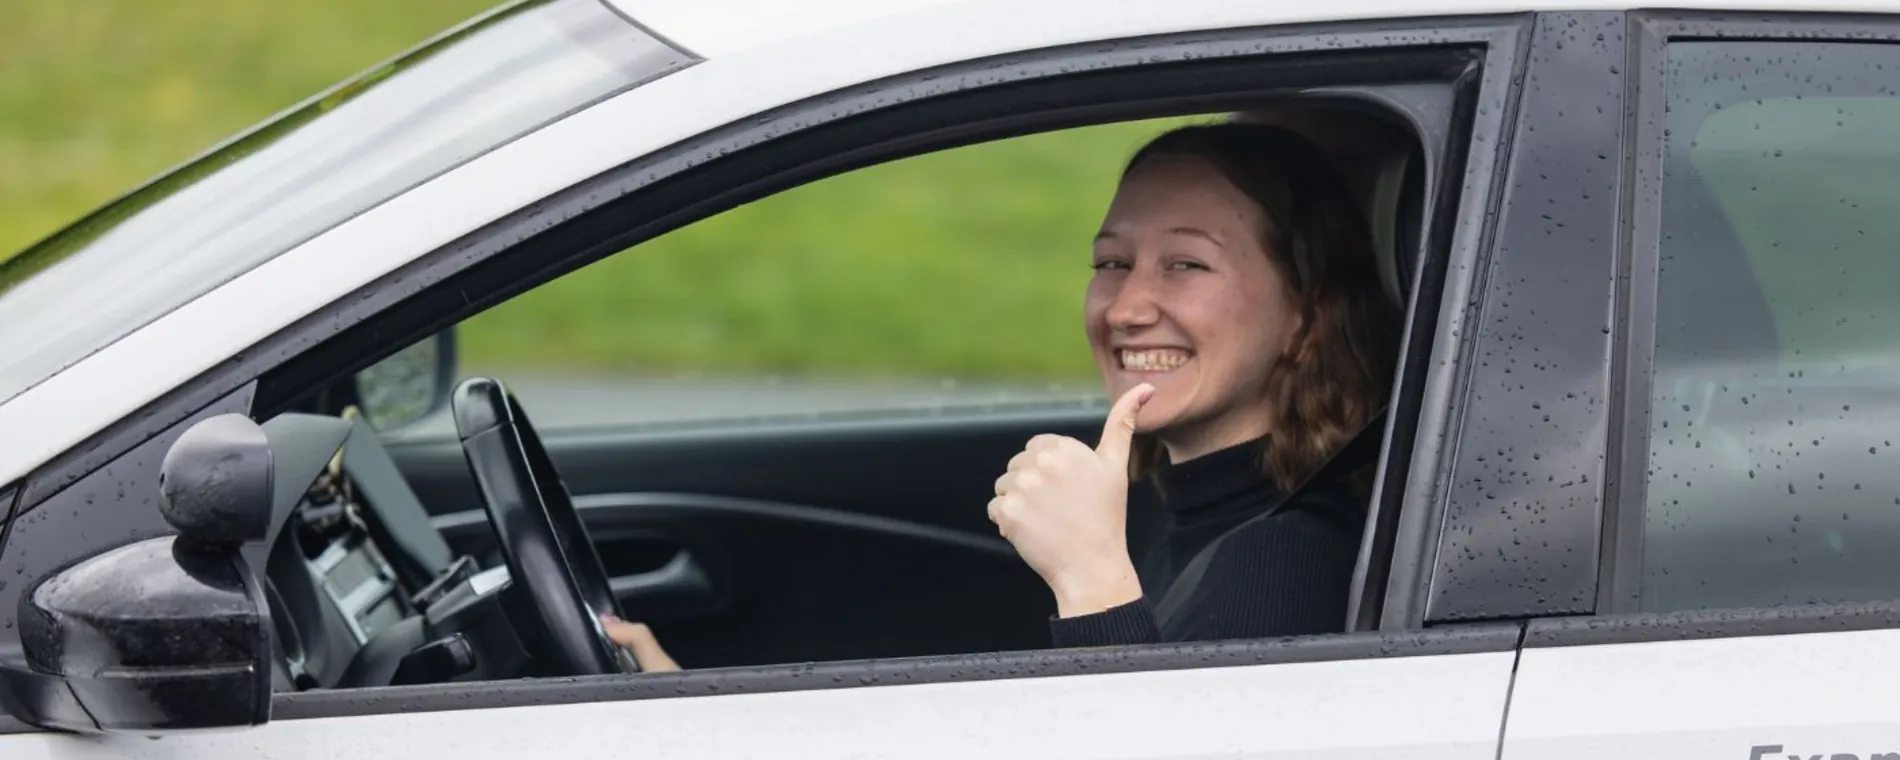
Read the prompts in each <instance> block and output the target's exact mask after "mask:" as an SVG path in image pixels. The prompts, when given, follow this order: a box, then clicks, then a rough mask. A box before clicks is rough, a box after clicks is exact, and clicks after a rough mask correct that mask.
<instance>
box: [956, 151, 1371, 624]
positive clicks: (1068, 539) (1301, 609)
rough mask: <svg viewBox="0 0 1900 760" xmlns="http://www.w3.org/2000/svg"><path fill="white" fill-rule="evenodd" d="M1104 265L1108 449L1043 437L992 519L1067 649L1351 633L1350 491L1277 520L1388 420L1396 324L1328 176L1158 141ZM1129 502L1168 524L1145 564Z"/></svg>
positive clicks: (1096, 330)
mask: <svg viewBox="0 0 1900 760" xmlns="http://www.w3.org/2000/svg"><path fill="white" fill-rule="evenodd" d="M1094 269H1095V272H1096V273H1095V276H1094V278H1093V279H1092V280H1091V281H1090V284H1089V290H1088V295H1087V298H1086V300H1085V306H1084V329H1085V333H1086V335H1087V337H1088V340H1089V344H1090V346H1091V348H1092V349H1093V351H1094V355H1095V361H1096V365H1097V368H1098V369H1099V371H1100V372H1101V375H1102V380H1103V382H1104V384H1105V385H1106V386H1107V388H1108V391H1109V393H1110V395H1111V396H1113V397H1115V398H1116V399H1117V402H1116V404H1115V406H1114V408H1113V409H1112V410H1111V411H1110V412H1109V416H1108V421H1107V424H1106V426H1105V427H1104V429H1103V435H1102V440H1101V442H1100V443H1099V444H1098V445H1097V446H1096V447H1095V448H1094V449H1090V448H1089V447H1087V446H1085V445H1084V444H1082V443H1080V442H1079V441H1076V440H1075V439H1072V438H1066V437H1061V436H1047V435H1045V436H1037V437H1036V438H1034V439H1032V440H1031V441H1030V442H1029V444H1028V445H1027V446H1026V447H1025V448H1024V450H1023V452H1022V453H1021V454H1018V455H1017V456H1016V457H1015V458H1014V459H1012V460H1011V461H1010V463H1009V466H1008V470H1007V472H1005V473H1004V474H1003V476H1002V477H1001V478H999V479H998V480H997V483H996V494H997V496H996V498H995V499H994V500H993V501H991V503H990V510H989V511H990V518H991V519H992V520H993V521H995V522H996V524H997V526H998V528H999V530H1000V531H1001V533H1002V535H1003V536H1004V537H1005V538H1006V539H1008V540H1009V541H1010V542H1011V543H1012V544H1013V545H1014V546H1015V547H1016V549H1017V551H1018V553H1019V554H1021V556H1022V557H1023V559H1024V561H1026V562H1027V563H1028V564H1029V565H1030V566H1031V567H1032V568H1034V569H1035V570H1036V571H1037V573H1038V574H1040V575H1041V576H1042V578H1043V580H1044V581H1045V582H1047V583H1048V584H1049V587H1050V589H1051V591H1053V592H1054V594H1055V597H1056V604H1057V619H1056V620H1055V621H1053V623H1052V637H1053V639H1054V641H1055V643H1056V645H1058V646H1094V645H1105V644H1129V643H1145V642H1153V641H1189V640H1210V639H1228V638H1255V637H1266V636H1282V635H1294V634H1306V633H1323V632H1329V631H1336V630H1339V629H1340V628H1341V627H1342V626H1343V625H1344V610H1345V603H1346V597H1347V588H1348V585H1349V583H1350V580H1351V575H1352V565H1353V560H1354V558H1355V555H1356V552H1357V549H1358V544H1359V533H1360V530H1361V528H1362V526H1363V523H1364V513H1363V508H1362V506H1361V504H1360V502H1359V501H1358V499H1357V498H1356V496H1355V495H1354V494H1353V493H1352V489H1351V488H1350V486H1349V485H1348V484H1346V483H1343V482H1342V483H1321V484H1316V486H1315V487H1310V488H1308V489H1307V490H1306V491H1305V492H1304V493H1303V495H1302V496H1301V498H1300V499H1298V500H1297V503H1283V502H1284V501H1285V500H1286V496H1287V491H1288V490H1289V489H1291V488H1293V487H1294V486H1295V485H1297V484H1299V483H1300V482H1301V481H1303V480H1305V479H1306V477H1307V476H1308V475H1310V474H1311V473H1313V472H1314V471H1315V470H1317V469H1318V468H1319V467H1320V466H1321V465H1322V464H1324V463H1325V462H1326V461H1327V460H1328V459H1329V458H1331V457H1332V456H1333V455H1334V454H1335V453H1337V452H1338V451H1339V450H1340V449H1341V448H1342V447H1343V446H1344V445H1345V444H1346V443H1347V441H1348V440H1349V439H1350V438H1351V436H1352V435H1353V433H1354V432H1356V431H1357V430H1358V429H1359V428H1360V427H1362V426H1363V425H1364V424H1365V423H1366V421H1367V420H1369V419H1370V418H1371V417H1372V416H1373V415H1374V414H1376V413H1377V410H1378V409H1379V408H1380V406H1381V405H1382V404H1383V402H1384V397H1385V394H1386V390H1387V387H1388V384H1389V382H1390V378H1391V372H1392V363H1393V362H1394V361H1395V360H1396V353H1397V346H1398V328H1399V312H1398V308H1397V305H1396V304H1393V303H1392V302H1391V301H1389V300H1388V299H1387V298H1386V297H1385V296H1384V294H1383V293H1382V291H1381V289H1380V286H1379V283H1378V277H1377V274H1376V272H1377V269H1376V265H1375V262H1374V261H1373V248H1372V243H1371V239H1370V235H1369V232H1368V229H1367V227H1366V224H1365V221H1364V218H1363V215H1362V214H1361V213H1360V211H1359V210H1358V209H1357V208H1356V206H1355V204H1354V202H1353V200H1352V196H1351V194H1350V192H1349V191H1348V190H1347V189H1346V187H1345V185H1344V183H1343V182H1342V180H1341V178H1340V177H1339V175H1338V173H1337V171H1336V170H1335V168H1334V167H1333V166H1332V165H1331V164H1330V163H1329V162H1328V160H1327V158H1326V156H1325V155H1324V154H1323V153H1322V152H1321V150H1320V149H1319V148H1318V147H1316V146H1315V145H1313V144H1312V143H1310V142H1308V141H1307V140H1305V139H1304V138H1301V137H1300V136H1298V135H1297V134H1295V133H1293V132H1290V131H1288V130H1285V129H1282V128H1279V127H1274V126H1268V125H1263V124H1239V123H1234V124H1219V125H1204V126H1195V127H1187V128H1183V129H1179V130H1176V131H1173V132H1169V133H1167V134H1164V135H1162V136H1160V137H1158V138H1156V139H1155V140H1154V141H1152V142H1150V143H1149V144H1148V145H1147V146H1145V147H1144V148H1142V149H1141V150H1140V151H1139V152H1137V153H1136V154H1135V156H1134V158H1133V159H1131V160H1130V162H1129V165H1128V168H1127V169H1126V171H1125V172H1124V173H1123V176H1122V179H1121V183H1120V186H1119V187H1118V188H1117V191H1116V194H1115V198H1114V201H1113V202H1112V203H1111V204H1110V206H1109V209H1108V212H1107V214H1106V217H1105V219H1104V220H1103V223H1102V226H1101V231H1100V233H1099V234H1098V235H1097V236H1096V238H1095V246H1094ZM1131 481H1132V482H1133V483H1134V485H1133V487H1132V488H1131ZM1131 500H1141V501H1149V502H1154V503H1156V504H1158V505H1159V507H1160V508H1162V509H1163V510H1165V513H1166V514H1167V516H1168V518H1169V524H1168V526H1167V529H1166V532H1165V535H1163V536H1161V537H1159V539H1158V540H1155V541H1153V542H1152V543H1151V544H1150V545H1145V546H1142V547H1138V548H1139V549H1140V551H1138V552H1131V551H1130V547H1129V540H1128V531H1127V514H1128V504H1129V502H1130V501H1131ZM1164 600H1165V601H1164Z"/></svg>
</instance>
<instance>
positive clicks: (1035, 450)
mask: <svg viewBox="0 0 1900 760" xmlns="http://www.w3.org/2000/svg"><path fill="white" fill-rule="evenodd" d="M1153 395H1154V386H1151V385H1148V384H1146V383H1144V384H1141V385H1138V386H1136V387H1134V388H1133V389H1130V390H1129V391H1128V392H1127V393H1125V394H1122V397H1121V398H1120V399H1117V400H1116V401H1115V406H1114V407H1113V408H1112V409H1110V410H1109V412H1108V422H1107V423H1106V424H1105V425H1103V427H1102V438H1101V441H1100V443H1098V444H1097V445H1096V446H1095V448H1093V449H1091V448H1089V447H1088V445H1087V444H1084V443H1082V442H1081V441H1078V440H1076V439H1074V438H1069V437H1067V436H1058V435H1039V436H1036V437H1035V438H1032V439H1030V440H1029V444H1028V445H1027V446H1025V447H1023V451H1022V453H1020V454H1017V455H1016V456H1015V457H1014V458H1012V459H1010V460H1009V471H1008V472H1005V473H1003V476H1002V477H1001V478H998V479H997V480H996V498H994V499H991V500H990V505H989V516H990V522H993V523H996V527H997V530H998V531H999V532H1001V533H1002V536H1003V538H1004V539H1005V540H1007V541H1009V542H1010V544H1011V545H1013V546H1015V547H1016V553H1017V554H1019V555H1021V556H1022V558H1023V561H1024V562H1027V563H1028V564H1029V567H1030V568H1031V569H1033V570H1035V571H1036V574H1037V575H1040V576H1042V579H1043V581H1044V582H1045V583H1048V584H1049V589H1050V590H1051V591H1053V592H1055V596H1056V611H1057V614H1058V615H1060V616H1061V617H1065V618H1066V617H1075V616H1077V615H1086V614H1090V613H1095V612H1101V611H1103V610H1106V609H1108V608H1110V607H1116V606H1120V605H1123V604H1127V603H1129V602H1132V601H1135V600H1136V599H1139V598H1140V597H1141V584H1140V582H1139V581H1138V580H1137V579H1136V577H1135V567H1134V562H1133V561H1131V560H1130V559H1129V557H1128V539H1127V527H1126V526H1127V523H1128V452H1129V447H1130V444H1131V443H1132V442H1133V438H1134V435H1135V417H1136V415H1137V414H1138V413H1139V412H1140V411H1141V407H1142V405H1143V404H1146V403H1147V402H1148V399H1149V398H1150V397H1151V396H1153Z"/></svg>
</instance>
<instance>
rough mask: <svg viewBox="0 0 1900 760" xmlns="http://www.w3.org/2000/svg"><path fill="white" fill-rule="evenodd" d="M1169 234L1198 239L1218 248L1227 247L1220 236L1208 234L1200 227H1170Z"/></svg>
mask: <svg viewBox="0 0 1900 760" xmlns="http://www.w3.org/2000/svg"><path fill="white" fill-rule="evenodd" d="M1168 234H1170V235H1185V236H1187V237H1197V238H1200V239H1202V240H1205V241H1207V242H1209V243H1213V244H1214V245H1218V246H1225V245H1226V243H1224V242H1222V241H1221V239H1220V236H1219V235H1216V234H1214V233H1212V232H1208V231H1207V230H1204V229H1201V228H1199V227H1170V228H1168Z"/></svg>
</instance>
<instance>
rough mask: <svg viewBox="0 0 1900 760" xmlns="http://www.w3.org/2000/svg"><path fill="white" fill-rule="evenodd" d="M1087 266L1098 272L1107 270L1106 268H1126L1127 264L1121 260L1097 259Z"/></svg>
mask: <svg viewBox="0 0 1900 760" xmlns="http://www.w3.org/2000/svg"><path fill="white" fill-rule="evenodd" d="M1089 268H1090V269H1094V270H1095V271H1097V272H1100V271H1103V270H1108V269H1127V268H1128V264H1127V263H1126V262H1121V261H1097V262H1095V263H1094V264H1091V265H1089Z"/></svg>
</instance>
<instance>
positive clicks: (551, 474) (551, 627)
mask: <svg viewBox="0 0 1900 760" xmlns="http://www.w3.org/2000/svg"><path fill="white" fill-rule="evenodd" d="M449 408H450V411H451V412H452V413H453V415H454V417H455V428H456V431H457V433H458V434H459V435H460V437H461V440H462V453H463V454H464V455H465V456H466V457H467V458H468V465H469V470H470V471H471V472H472V473H473V474H474V476H475V486H476V488H477V490H479V491H480V492H481V495H482V506H483V508H484V509H485V510H486V511H487V513H488V522H489V524H490V525H491V526H493V527H494V529H495V541H496V542H497V543H498V544H499V545H500V547H501V554H502V557H503V559H505V560H506V561H507V563H508V574H509V578H510V588H509V590H508V591H506V592H503V593H504V597H503V601H504V602H505V603H510V617H511V619H513V621H514V623H515V627H516V628H517V630H518V632H519V634H520V635H521V637H522V639H523V643H524V644H526V645H527V646H528V651H529V652H531V653H532V654H533V655H534V657H535V658H536V659H538V660H540V661H541V664H542V666H543V669H544V670H545V671H547V675H560V676H583V675H604V674H608V673H637V672H640V664H641V663H640V662H639V661H636V660H635V657H634V655H635V652H634V651H630V648H623V647H622V645H621V644H619V643H618V642H617V641H616V639H615V638H614V637H611V636H610V635H609V632H608V626H609V625H610V624H609V623H608V622H607V620H608V619H610V618H609V616H611V619H612V620H615V621H618V620H619V616H620V607H619V603H618V602H617V601H615V599H614V595H613V591H612V589H611V587H610V586H609V585H608V582H607V571H606V569H605V568H604V567H602V566H601V563H600V555H599V553H598V552H596V551H595V549H594V542H593V539H592V538H591V537H590V536H588V535H587V527H586V526H585V525H583V524H582V523H581V519H580V515H579V513H577V512H575V510H574V501H573V499H572V498H570V497H569V495H568V492H567V487H566V486H565V485H564V484H562V482H561V477H560V474H559V473H558V472H556V471H555V469H554V462H553V460H551V459H549V458H548V454H547V449H545V448H544V447H542V445H541V438H540V436H538V435H536V434H535V432H534V428H533V426H531V425H529V424H528V418H527V416H526V415H524V414H522V412H521V406H520V405H519V404H517V403H516V402H515V399H514V397H513V396H512V395H510V394H509V393H508V391H507V389H506V388H504V387H503V386H502V384H501V383H500V382H497V381H495V380H492V379H489V378H485V377H476V378H470V379H468V380H465V381H463V382H462V383H461V384H460V385H458V386H456V388H455V392H454V394H453V395H452V396H450V400H449ZM621 625H626V624H625V623H622V624H621ZM648 639H651V634H648ZM642 643H644V642H642ZM652 648H653V650H655V651H658V649H659V645H658V642H654V643H653V647H652ZM664 654H665V653H664V652H660V655H661V656H664ZM641 659H642V660H653V661H654V662H655V664H670V663H671V662H672V661H671V659H670V658H667V659H665V660H664V661H663V662H662V661H659V660H654V659H653V658H641ZM674 667H678V666H677V665H675V666H674Z"/></svg>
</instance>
